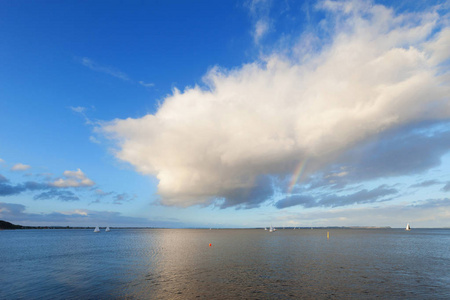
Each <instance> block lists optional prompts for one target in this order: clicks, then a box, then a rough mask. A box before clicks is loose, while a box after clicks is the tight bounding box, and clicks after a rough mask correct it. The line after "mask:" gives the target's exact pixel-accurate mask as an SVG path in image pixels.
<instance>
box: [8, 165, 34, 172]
mask: <svg viewBox="0 0 450 300" xmlns="http://www.w3.org/2000/svg"><path fill="white" fill-rule="evenodd" d="M30 168H31V166H29V165H24V164H21V163H18V164H15V165H14V166H12V168H11V171H26V170H28V169H30Z"/></svg>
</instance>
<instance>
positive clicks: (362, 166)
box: [300, 123, 450, 190]
mask: <svg viewBox="0 0 450 300" xmlns="http://www.w3.org/2000/svg"><path fill="white" fill-rule="evenodd" d="M446 128H450V123H437V124H422V125H420V126H419V125H416V126H408V127H405V128H400V129H397V130H394V131H390V132H385V133H383V134H380V135H378V136H376V137H374V139H373V140H371V141H369V142H367V143H364V144H362V145H359V146H358V147H355V148H354V149H351V150H349V151H348V152H346V153H344V154H343V155H342V156H341V157H339V158H338V159H336V163H335V164H333V165H331V166H329V167H328V168H327V169H326V170H324V171H323V172H321V173H318V174H315V176H312V178H311V179H310V180H306V181H305V182H304V183H303V184H304V185H307V186H309V189H310V190H314V189H319V188H323V187H327V188H331V189H342V188H344V187H346V186H347V185H351V184H357V183H361V182H364V181H369V180H373V179H377V178H390V177H395V176H404V175H414V174H420V173H423V172H425V171H427V170H429V169H431V168H434V167H437V166H439V165H440V164H441V157H442V156H443V155H445V154H447V153H449V152H450V131H449V130H447V129H446ZM342 168H344V170H345V172H346V175H345V176H333V174H337V173H339V172H341V171H342V170H343V169H342ZM438 183H439V182H438V181H436V180H432V181H427V182H423V183H421V184H420V186H421V187H423V186H430V185H432V184H438ZM420 186H419V185H415V186H414V187H420ZM302 189H303V187H300V190H302Z"/></svg>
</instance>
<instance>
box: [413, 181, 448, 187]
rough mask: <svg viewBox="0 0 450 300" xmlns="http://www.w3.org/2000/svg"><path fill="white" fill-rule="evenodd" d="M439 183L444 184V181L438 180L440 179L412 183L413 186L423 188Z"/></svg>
mask: <svg viewBox="0 0 450 300" xmlns="http://www.w3.org/2000/svg"><path fill="white" fill-rule="evenodd" d="M437 184H442V182H440V181H438V180H435V179H433V180H425V181H422V182H419V183H416V184H413V185H411V186H410V187H411V188H423V187H429V186H433V185H437Z"/></svg>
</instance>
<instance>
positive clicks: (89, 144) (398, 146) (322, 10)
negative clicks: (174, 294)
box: [0, 0, 450, 227]
mask: <svg viewBox="0 0 450 300" xmlns="http://www.w3.org/2000/svg"><path fill="white" fill-rule="evenodd" d="M0 55H1V59H0V219H3V220H6V221H10V222H12V223H16V224H22V225H62V226H66V225H71V226H97V225H99V226H162V227H256V226H268V225H270V224H273V225H274V226H278V227H281V226H363V225H368V226H392V227H403V226H405V224H406V223H407V222H409V223H411V224H412V226H413V227H448V226H450V200H449V192H450V127H449V125H450V104H449V97H450V74H449V69H448V66H449V58H450V19H449V4H448V2H446V1H283V2H281V1H269V0H254V1H222V2H217V1H213V2H211V1H192V2H190V1H127V2H123V1H45V2H42V1H34V2H30V1H6V2H2V3H0Z"/></svg>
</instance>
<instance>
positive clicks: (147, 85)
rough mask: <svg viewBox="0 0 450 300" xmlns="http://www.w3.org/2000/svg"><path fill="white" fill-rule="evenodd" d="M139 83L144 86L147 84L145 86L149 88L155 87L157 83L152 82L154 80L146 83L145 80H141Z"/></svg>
mask: <svg viewBox="0 0 450 300" xmlns="http://www.w3.org/2000/svg"><path fill="white" fill-rule="evenodd" d="M139 84H140V85H142V86H145V87H147V88H149V87H154V86H155V84H154V83H152V82H149V83H145V82H143V81H139Z"/></svg>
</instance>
